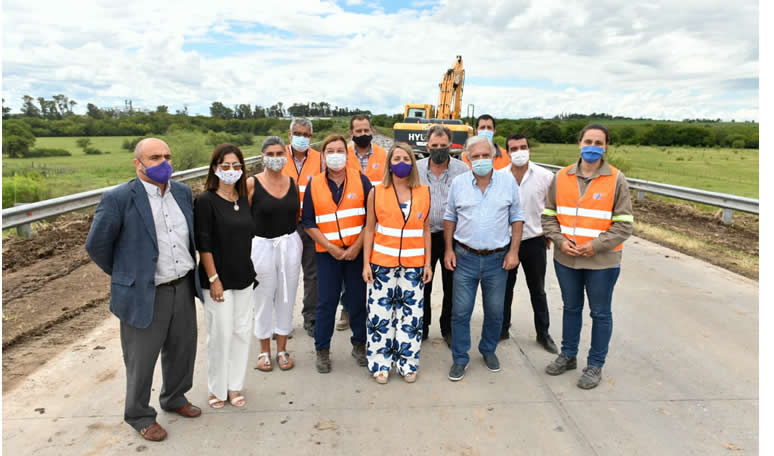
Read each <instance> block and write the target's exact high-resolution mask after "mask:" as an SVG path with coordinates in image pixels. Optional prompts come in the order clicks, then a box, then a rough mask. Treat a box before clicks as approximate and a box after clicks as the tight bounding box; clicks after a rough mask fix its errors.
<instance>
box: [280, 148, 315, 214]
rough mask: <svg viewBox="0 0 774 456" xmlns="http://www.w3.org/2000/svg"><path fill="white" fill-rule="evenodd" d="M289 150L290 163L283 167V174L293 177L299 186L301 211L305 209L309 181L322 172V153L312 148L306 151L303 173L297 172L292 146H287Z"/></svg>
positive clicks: (302, 167)
mask: <svg viewBox="0 0 774 456" xmlns="http://www.w3.org/2000/svg"><path fill="white" fill-rule="evenodd" d="M285 147H286V148H287V150H288V161H287V162H286V163H285V166H284V167H282V174H284V175H286V176H289V177H292V178H293V179H295V181H296V184H298V198H299V200H300V201H301V209H303V208H304V193H306V186H307V185H309V181H310V180H312V178H313V177H314V176H316V175H318V174H320V173H321V172H322V162H321V160H320V152H318V151H316V150H314V149H312V148H311V147H310V148H309V149H307V151H306V160H304V165H303V166H301V172H300V173H299V172H298V171H296V163H295V161H294V160H293V151H292V150H290V146H289V145H288V146H285Z"/></svg>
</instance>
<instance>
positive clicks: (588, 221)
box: [543, 166, 623, 251]
mask: <svg viewBox="0 0 774 456" xmlns="http://www.w3.org/2000/svg"><path fill="white" fill-rule="evenodd" d="M569 169H570V166H568V167H565V168H563V169H561V170H560V171H559V172H558V173H557V175H556V211H552V210H549V209H545V210H544V211H543V213H544V214H545V215H556V219H557V221H558V222H559V226H560V230H561V233H562V234H563V235H564V237H566V238H567V239H570V240H572V241H573V242H575V243H576V244H577V245H582V244H585V243H586V242H588V241H590V240H592V239H596V238H598V237H599V235H600V234H602V233H604V232H605V231H607V230H608V229H610V226H611V225H612V224H613V205H614V203H615V184H616V179H617V178H618V169H616V168H614V167H613V166H610V170H611V174H610V175H604V176H598V177H596V178H594V179H593V180H592V181H591V182H590V183H589V184H588V186H587V187H586V191H585V192H584V193H583V196H581V195H580V191H579V187H578V176H577V175H576V174H568V173H567V171H568V170H569ZM622 249H623V244H620V245H618V246H616V247H615V248H614V249H613V250H614V251H620V250H622Z"/></svg>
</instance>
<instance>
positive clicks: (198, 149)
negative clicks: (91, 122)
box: [163, 131, 212, 171]
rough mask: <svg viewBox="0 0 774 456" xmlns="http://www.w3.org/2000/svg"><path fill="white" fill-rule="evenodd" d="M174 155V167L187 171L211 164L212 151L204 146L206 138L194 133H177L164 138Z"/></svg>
mask: <svg viewBox="0 0 774 456" xmlns="http://www.w3.org/2000/svg"><path fill="white" fill-rule="evenodd" d="M163 139H164V141H166V143H167V145H168V146H169V150H170V152H171V153H172V166H173V167H174V168H175V169H176V170H178V171H182V170H186V169H190V168H195V167H197V166H204V165H206V164H207V163H208V162H209V158H210V154H211V152H212V151H211V150H210V148H209V147H207V145H206V144H204V140H205V136H204V135H203V134H201V133H196V132H193V131H177V132H175V133H173V134H171V135H167V136H166V137H164V138H163Z"/></svg>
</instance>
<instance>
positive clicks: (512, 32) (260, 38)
mask: <svg viewBox="0 0 774 456" xmlns="http://www.w3.org/2000/svg"><path fill="white" fill-rule="evenodd" d="M353 4H355V3H353V2H352V0H347V1H345V2H343V3H342V2H340V3H339V4H337V3H336V2H333V1H328V2H317V1H311V0H299V1H294V2H279V3H272V4H271V7H267V6H266V3H264V2H236V1H232V0H222V1H219V2H214V3H213V2H208V1H204V0H197V1H191V2H168V3H163V4H159V3H157V2H152V1H149V0H147V1H145V0H143V1H135V2H112V1H110V2H109V1H102V2H97V3H96V4H95V3H94V2H85V1H81V2H55V1H50V0H49V1H39V2H33V3H29V2H22V1H19V0H16V1H5V2H3V24H2V26H3V56H2V59H3V97H4V98H5V99H6V104H7V105H9V106H11V107H13V108H14V111H17V110H18V108H19V106H20V104H21V96H22V95H24V94H29V95H32V96H45V97H50V96H51V95H53V94H55V93H64V94H66V95H68V96H69V97H71V98H74V99H75V100H77V101H78V102H79V103H80V105H79V106H78V108H77V109H79V110H81V111H83V110H84V109H85V105H86V103H88V102H92V103H95V104H97V105H100V106H114V105H120V104H122V103H123V100H124V99H127V98H131V99H132V100H133V101H134V105H135V106H143V107H147V108H151V109H152V108H154V107H155V106H156V105H159V104H166V105H169V106H170V107H171V109H172V110H174V109H178V108H182V106H183V104H186V105H188V106H189V109H190V110H191V112H199V113H207V107H208V106H209V104H210V103H211V102H212V101H215V100H219V101H222V102H224V103H226V104H236V103H252V104H260V105H263V106H267V105H270V104H273V103H274V102H276V101H283V102H284V103H285V104H286V105H289V104H292V103H293V102H305V101H313V100H314V101H322V100H325V101H328V102H330V103H331V104H334V105H339V106H344V105H346V106H350V107H355V106H357V107H362V108H366V109H370V110H371V111H372V112H390V113H391V112H401V111H402V104H403V103H406V102H432V103H436V102H437V97H438V93H437V87H438V86H437V85H438V82H439V81H440V78H441V74H442V72H443V71H444V70H445V69H446V68H448V67H449V66H450V65H451V64H452V63H453V60H454V56H455V55H458V54H461V55H462V56H463V58H464V61H465V68H466V78H467V80H466V87H465V93H464V96H463V103H464V105H467V104H475V106H476V112H477V113H482V112H489V113H491V114H493V115H495V116H499V117H506V116H507V117H532V116H553V115H555V114H558V113H561V112H585V113H590V112H592V111H596V112H608V113H611V114H618V115H627V116H633V117H640V116H644V117H655V118H670V119H682V118H685V117H709V118H717V117H720V118H725V119H731V118H735V119H737V120H744V119H758V89H757V84H756V83H754V81H757V78H758V71H759V70H758V34H757V26H758V21H759V18H758V7H757V3H756V2H753V1H750V0H744V1H741V2H736V3H733V4H729V3H727V2H719V1H712V2H707V1H701V2H699V1H685V2H679V3H678V4H676V3H675V2H670V1H667V0H662V1H656V2H648V3H644V2H643V3H634V4H623V3H620V2H612V1H595V2H590V1H589V2H572V3H568V2H562V1H559V0H551V1H548V0H544V1H541V2H537V1H528V0H522V1H512V2H503V1H497V0H490V1H486V0H481V1H479V2H477V3H476V7H475V8H471V7H470V3H469V2H466V1H462V0H446V1H443V2H441V3H440V4H438V5H436V6H432V7H431V8H429V9H428V8H421V7H425V6H428V5H429V3H427V2H425V1H422V0H419V1H416V2H414V5H413V8H416V9H402V10H400V11H398V12H395V13H385V12H384V10H383V9H376V10H373V11H372V12H371V13H370V14H358V13H353V12H350V11H347V6H351V5H353ZM224 53H225V55H224ZM751 81H753V82H751ZM463 111H464V107H463Z"/></svg>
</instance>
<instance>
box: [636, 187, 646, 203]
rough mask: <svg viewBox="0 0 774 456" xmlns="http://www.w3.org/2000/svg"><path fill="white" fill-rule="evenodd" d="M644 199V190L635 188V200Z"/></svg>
mask: <svg viewBox="0 0 774 456" xmlns="http://www.w3.org/2000/svg"><path fill="white" fill-rule="evenodd" d="M644 199H645V192H644V191H642V190H637V201H642V200H644Z"/></svg>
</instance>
